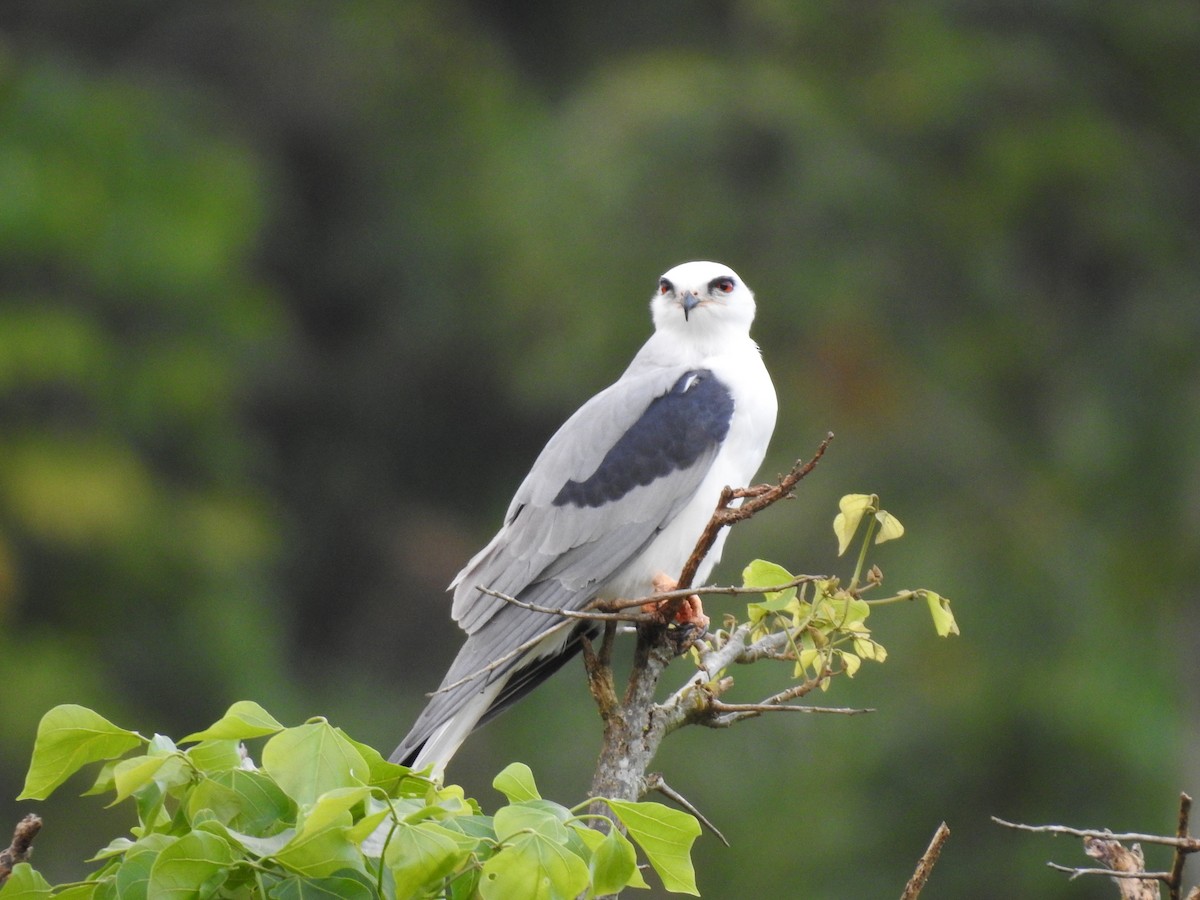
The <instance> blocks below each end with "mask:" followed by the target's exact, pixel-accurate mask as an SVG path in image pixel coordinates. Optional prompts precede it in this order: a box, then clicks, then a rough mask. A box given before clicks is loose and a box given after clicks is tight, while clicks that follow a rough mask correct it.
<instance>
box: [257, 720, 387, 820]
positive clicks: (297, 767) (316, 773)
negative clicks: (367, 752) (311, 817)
mask: <svg viewBox="0 0 1200 900" xmlns="http://www.w3.org/2000/svg"><path fill="white" fill-rule="evenodd" d="M262 763H263V769H264V770H265V771H266V772H267V773H268V774H269V775H271V777H273V778H274V779H275V782H276V783H277V784H278V785H279V787H280V788H281V789H282V790H283V792H284V793H285V794H287V795H288V796H289V797H291V798H292V799H293V800H295V801H296V803H298V804H300V805H301V806H303V805H305V804H309V803H312V802H314V801H315V800H316V799H317V798H318V797H319V796H321V795H322V794H323V793H325V792H326V791H331V790H333V789H334V788H341V787H353V786H357V785H363V784H366V782H367V779H368V778H369V777H370V774H371V773H370V767H369V766H368V765H367V761H366V760H365V759H363V757H362V754H361V753H359V752H358V750H356V749H355V748H354V746H353V745H352V744H351V743H350V742H349V741H347V740H346V739H345V738H344V737H342V736H341V735H340V734H338V733H337V731H336V729H334V728H333V727H332V726H330V724H329V723H328V722H325V721H323V720H322V721H316V722H309V723H307V724H304V725H299V726H297V727H295V728H288V729H285V730H284V731H281V732H279V734H277V735H275V736H274V737H273V738H271V739H270V740H269V741H267V743H266V746H264V747H263V752H262Z"/></svg>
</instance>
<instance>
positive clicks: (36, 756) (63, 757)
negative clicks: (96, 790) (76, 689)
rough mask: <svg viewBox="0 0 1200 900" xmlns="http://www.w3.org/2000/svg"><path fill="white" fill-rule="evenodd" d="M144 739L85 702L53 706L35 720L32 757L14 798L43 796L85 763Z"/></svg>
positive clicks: (116, 753) (121, 752)
mask: <svg viewBox="0 0 1200 900" xmlns="http://www.w3.org/2000/svg"><path fill="white" fill-rule="evenodd" d="M145 742H146V739H145V738H143V737H142V736H141V735H140V734H138V733H137V732H135V731H126V730H125V729H124V728H118V727H117V726H116V725H114V724H113V723H112V722H110V721H108V719H106V718H104V717H103V716H101V715H100V714H98V713H95V712H92V711H91V710H90V709H88V708H87V707H85V706H76V705H74V704H65V705H63V706H56V707H54V709H52V710H50V711H49V712H48V713H46V714H45V715H44V716H42V721H41V722H40V723H39V724H38V730H37V739H36V740H35V741H34V744H33V760H32V761H31V762H30V764H29V773H28V774H27V775H26V776H25V788H24V790H22V791H21V793H20V795H19V796H18V797H17V799H18V800H45V799H46V798H47V797H48V796H50V794H51V793H53V791H54V789H55V788H57V787H58V786H59V785H60V784H62V783H63V782H64V781H66V780H67V779H68V778H70V777H71V776H72V775H74V774H75V773H76V772H78V771H79V770H80V769H81V768H83V767H84V766H86V765H87V764H88V763H92V762H98V761H99V760H102V759H115V758H117V757H119V756H123V755H124V754H125V753H128V752H129V751H130V750H132V749H133V748H134V747H136V746H137V745H138V744H142V743H145Z"/></svg>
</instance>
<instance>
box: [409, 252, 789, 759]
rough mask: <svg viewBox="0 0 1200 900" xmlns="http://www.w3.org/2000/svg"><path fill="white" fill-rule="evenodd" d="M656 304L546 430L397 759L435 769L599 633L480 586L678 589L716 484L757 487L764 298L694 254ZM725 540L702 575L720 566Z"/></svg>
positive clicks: (473, 565) (769, 427) (599, 594)
mask: <svg viewBox="0 0 1200 900" xmlns="http://www.w3.org/2000/svg"><path fill="white" fill-rule="evenodd" d="M650 309H651V312H652V314H653V318H654V328H655V331H654V334H653V335H651V336H650V339H649V340H648V341H646V343H645V345H644V346H643V347H642V349H641V350H640V351H638V354H637V356H635V357H634V358H633V362H631V363H630V364H629V368H627V369H626V370H625V372H624V374H623V375H621V377H620V378H619V379H618V380H617V381H616V383H615V384H613V385H611V386H610V387H608V388H606V389H604V390H603V391H601V392H600V393H599V394H597V395H596V396H595V397H593V398H592V399H591V400H589V401H588V402H587V403H585V404H584V405H583V406H582V407H580V409H579V410H578V412H576V413H575V414H574V415H573V416H571V418H569V419H567V421H566V423H565V424H564V425H563V426H562V427H561V428H560V429H559V430H558V432H557V433H556V434H555V435H554V437H552V438H551V439H550V442H549V443H548V444H546V447H545V449H543V450H542V452H541V455H539V456H538V458H537V461H536V462H535V463H534V464H533V468H532V469H531V470H530V472H529V474H528V475H527V476H526V478H525V480H524V481H523V482H522V483H521V486H520V487H519V488H518V489H517V493H516V496H515V497H513V500H512V503H511V504H510V505H509V507H508V513H507V514H506V515H505V517H504V526H503V527H502V528H501V529H500V531H499V533H498V534H497V535H496V536H495V537H494V538H493V539H492V541H491V543H489V544H488V545H487V546H486V547H484V548H483V549H482V550H481V551H480V552H479V553H477V554H476V555H475V557H474V558H473V559H472V560H471V561H470V562H469V563H467V565H466V567H465V568H464V569H463V570H462V571H461V572H459V573H458V576H457V577H456V578H455V579H454V582H453V583H452V584H451V586H450V587H451V589H452V590H453V591H454V605H453V609H452V615H453V616H454V619H455V620H456V621H457V622H458V624H459V626H460V627H461V628H462V629H463V631H465V632H466V633H467V640H466V643H465V644H464V645H463V647H462V649H461V650H460V651H459V653H458V656H457V657H456V658H455V660H454V663H453V665H451V666H450V671H449V672H447V673H446V677H445V678H444V679H443V680H442V687H441V688H440V689H439V690H438V691H437V692H436V693H434V694H433V695H432V698H431V699H430V702H429V704H428V705H427V706H426V707H425V710H424V711H423V712H422V713H421V715H420V716H419V717H418V718H417V721H416V723H415V724H414V725H413V727H412V730H411V731H410V732H409V734H408V736H407V737H405V738H404V740H403V741H402V742H401V743H400V746H399V747H397V748H396V750H395V752H394V753H393V754H392V757H391V758H392V760H393V761H395V762H401V763H404V764H406V765H411V766H413V767H414V768H422V767H424V766H426V765H427V764H429V763H433V764H434V767H435V771H437V772H441V771H442V769H443V768H444V767H445V765H446V763H447V762H448V761H449V760H450V757H451V756H453V755H454V753H455V751H456V750H457V749H458V747H459V745H461V744H462V742H463V741H464V740H465V739H466V737H467V735H468V734H470V733H471V731H472V730H473V729H474V728H475V727H476V726H477V725H480V724H482V723H483V722H486V721H487V720H488V719H490V718H492V717H493V716H495V715H496V714H497V713H499V712H500V711H501V710H503V709H505V708H506V707H507V706H509V705H510V704H512V703H514V702H515V701H517V700H518V699H520V698H521V697H523V696H524V695H525V694H526V693H528V692H529V691H530V690H532V689H533V688H535V687H536V686H537V685H539V684H540V683H541V682H542V681H543V680H544V679H545V678H547V677H548V676H549V675H551V674H552V673H553V672H554V671H556V670H557V669H558V668H559V667H560V666H561V665H562V664H563V663H564V662H566V661H567V660H568V659H569V658H570V657H571V656H573V655H574V654H575V653H576V652H577V651H578V650H579V640H580V636H581V635H583V634H595V633H597V632H598V630H599V629H598V627H597V626H596V624H595V623H593V622H587V621H584V620H578V619H564V618H555V617H553V616H549V615H547V614H545V613H542V612H536V611H533V610H527V609H522V608H520V607H518V606H514V605H513V604H510V603H507V602H506V601H504V600H503V599H500V598H497V597H493V596H490V595H488V594H484V593H481V592H480V590H479V589H480V588H490V589H491V590H493V591H497V592H499V593H502V594H506V595H508V596H510V597H515V598H517V599H519V600H523V601H526V602H528V603H532V604H535V605H538V606H542V607H550V608H553V609H568V610H581V609H583V608H584V607H586V606H587V605H588V604H589V603H590V602H592V600H594V599H596V598H607V599H612V598H630V599H634V598H638V597H645V596H648V595H650V594H652V593H654V592H655V591H656V590H661V589H663V588H664V587H665V588H670V587H673V586H674V584H675V582H674V579H675V578H676V577H677V576H678V574H679V572H680V570H681V569H682V568H683V564H684V563H685V562H686V561H687V558H688V556H689V555H690V553H691V551H692V549H693V547H694V546H695V544H696V541H697V540H698V539H699V537H700V533H701V532H702V531H703V530H704V526H705V525H706V524H707V523H708V520H709V518H710V517H711V516H712V513H713V511H714V509H715V508H716V505H717V501H718V499H719V497H720V494H721V490H722V489H723V488H724V487H725V486H727V485H728V486H731V487H741V486H744V485H748V484H749V483H750V481H751V479H752V478H753V477H754V473H755V472H756V471H757V470H758V467H759V465H760V464H761V463H762V460H763V455H764V454H765V453H766V449H767V443H768V442H769V441H770V438H771V432H772V431H773V430H774V428H775V413H776V399H775V388H774V387H773V386H772V384H771V378H770V376H769V375H768V374H767V370H766V368H765V367H764V366H763V363H762V357H761V355H760V354H759V350H758V345H757V344H755V343H754V341H753V340H751V338H750V323H751V322H752V321H753V320H754V294H753V293H752V292H751V291H750V289H749V288H748V287H746V285H745V284H744V283H743V282H742V280H741V279H740V278H739V277H738V276H737V274H736V273H735V272H734V271H733V270H732V269H729V268H728V267H726V266H723V265H721V264H719V263H714V262H689V263H684V264H682V265H679V266H676V267H675V268H673V269H671V270H670V271H669V272H667V273H666V274H665V275H663V276H662V277H661V278H660V279H659V280H658V289H657V291H656V292H655V294H654V297H653V299H652V300H651V301H650ZM726 533H727V531H726V532H722V533H721V535H720V536H719V537H718V538H717V541H716V543H715V544H714V545H713V548H712V550H711V551H710V552H709V554H708V556H707V558H706V559H705V561H704V563H703V564H702V565H701V566H700V569H699V571H698V572H697V573H696V579H695V580H696V583H701V582H702V581H703V580H704V579H705V578H707V577H708V573H709V572H710V571H711V570H712V567H713V566H714V565H715V564H716V563H717V561H718V560H719V559H720V556H721V548H722V545H723V544H724V539H725V536H726ZM694 612H695V613H696V614H697V615H700V614H699V611H698V610H694ZM704 621H706V620H704ZM539 637H540V638H541V639H540V640H539ZM522 646H524V647H526V649H525V650H524V651H521V652H518V653H515V654H514V651H516V650H517V649H518V648H520V647H522ZM501 659H503V660H504V661H503V662H501V663H499V664H498V665H496V664H495V663H496V661H497V660H501Z"/></svg>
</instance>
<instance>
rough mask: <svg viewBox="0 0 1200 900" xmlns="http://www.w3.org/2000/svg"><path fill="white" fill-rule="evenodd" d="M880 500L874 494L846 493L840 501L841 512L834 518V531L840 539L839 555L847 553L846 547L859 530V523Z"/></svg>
mask: <svg viewBox="0 0 1200 900" xmlns="http://www.w3.org/2000/svg"><path fill="white" fill-rule="evenodd" d="M878 502H879V498H878V497H876V496H875V495H874V494H846V496H844V497H842V499H841V500H839V501H838V509H840V510H841V512H839V513H838V514H837V515H836V516H835V517H834V519H833V533H834V534H835V535H837V539H838V556H841V555H842V554H843V553H845V552H846V548H847V547H849V546H850V541H852V540H853V539H854V532H856V531H858V525H859V523H860V522H861V521H862V517H863V516H864V515H865V514H866V512H867V510H869V509H873V508H874V507H875V504H877V503H878Z"/></svg>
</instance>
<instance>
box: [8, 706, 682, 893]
mask: <svg viewBox="0 0 1200 900" xmlns="http://www.w3.org/2000/svg"><path fill="white" fill-rule="evenodd" d="M261 738H266V742H265V744H264V745H263V747H262V766H261V767H258V766H256V765H255V764H254V763H253V762H252V760H251V759H250V757H249V756H248V755H247V753H246V749H245V745H244V744H243V743H242V741H245V740H252V739H261ZM180 745H190V746H187V747H186V749H185V748H184V747H182V746H180ZM101 761H103V763H104V765H103V766H102V767H101V768H100V772H99V774H98V776H97V778H96V781H95V784H94V785H93V787H92V788H91V789H90V790H89V791H88V792H87V793H88V794H109V793H111V794H113V797H114V799H113V801H112V802H113V803H114V804H115V803H120V802H122V801H126V800H129V801H132V803H133V805H134V807H135V808H136V811H137V820H138V823H137V825H136V826H134V828H133V829H132V832H131V835H132V836H131V837H121V838H117V839H116V840H114V841H112V842H111V843H110V844H109V845H108V846H107V847H105V848H104V849H102V850H101V851H100V852H98V853H97V854H96V855H95V856H94V858H93V860H94V861H95V862H97V863H98V864H99V865H98V868H96V870H95V871H93V872H92V873H91V874H90V875H89V876H88V877H87V879H86V881H84V882H80V883H73V884H63V885H58V886H52V885H51V884H50V883H49V882H47V881H46V880H45V879H44V878H43V877H42V876H41V875H40V874H39V873H38V872H37V871H36V870H34V869H32V868H31V867H30V866H29V865H28V864H25V863H23V864H21V865H19V866H17V867H16V868H15V869H14V871H13V874H12V876H11V877H10V879H9V880H8V882H7V883H6V884H5V885H4V887H3V888H0V898H3V900H17V898H49V897H58V898H64V897H66V898H71V900H82V898H95V900H109V898H118V897H119V898H122V900H124V898H148V900H158V898H161V900H167V898H188V897H206V898H207V897H223V898H244V900H252V898H261V900H265V898H272V900H301V898H306V900H311V898H323V897H328V898H352V900H387V898H410V897H411V898H418V897H420V898H447V900H451V898H455V900H457V898H468V897H475V896H478V897H481V898H483V900H501V898H512V897H521V898H534V900H555V898H574V897H577V896H580V895H581V894H583V895H586V896H596V895H599V894H607V893H615V892H617V891H620V890H622V889H623V888H626V887H646V886H647V885H646V882H645V881H644V879H643V878H642V874H641V871H640V869H639V868H638V863H637V850H636V848H637V847H640V848H641V850H642V852H643V853H644V854H645V857H646V859H647V860H648V862H649V864H650V866H651V867H653V869H654V870H655V872H657V873H658V875H659V877H660V878H661V879H662V882H663V884H664V886H665V887H666V888H667V889H668V890H670V891H675V892H680V893H689V894H696V893H697V891H696V882H695V875H694V872H693V869H692V863H691V859H690V851H691V847H692V843H693V842H694V841H695V839H696V837H697V836H698V835H699V833H700V826H699V825H698V823H697V822H696V820H695V819H694V818H693V817H692V816H690V815H688V814H687V813H684V812H680V811H678V810H675V809H670V808H668V807H665V806H662V805H661V804H658V803H643V802H627V801H616V800H613V801H609V807H610V808H611V810H612V812H613V818H608V817H606V816H598V815H595V814H580V813H578V812H577V811H576V810H572V809H568V808H566V807H564V806H561V805H560V804H558V803H554V802H552V801H549V800H545V799H543V798H542V796H541V795H540V794H539V792H538V789H537V784H536V783H535V781H534V778H533V773H532V772H531V771H530V770H529V768H528V767H527V766H525V765H523V764H520V763H514V764H512V765H510V766H508V767H507V768H506V769H504V771H502V772H501V773H500V774H499V775H497V776H496V779H495V781H494V783H493V786H494V787H495V788H496V789H497V790H498V791H500V792H501V793H502V794H504V796H505V797H506V798H507V800H508V802H507V804H506V805H505V806H502V807H500V809H498V810H497V811H496V812H495V814H494V815H486V814H485V813H484V812H483V810H482V808H481V807H480V805H479V804H478V803H477V802H476V801H475V800H472V799H470V798H468V797H466V796H465V794H464V792H463V790H462V788H460V787H458V786H456V785H442V784H439V783H438V782H435V781H432V780H430V779H429V778H427V777H425V776H424V775H422V774H420V773H415V772H413V771H412V770H410V769H409V768H407V767H405V766H400V765H396V764H394V763H391V762H388V761H387V760H385V759H384V758H383V757H382V755H380V754H379V753H378V752H377V751H375V750H373V749H372V748H370V747H368V746H366V745H365V744H362V743H359V742H358V741H355V740H353V739H352V738H350V737H349V736H348V735H346V734H345V733H344V732H343V731H342V730H341V729H339V728H335V727H334V726H332V725H330V724H329V722H327V721H326V720H324V719H320V718H318V719H311V720H309V721H308V722H305V723H304V724H302V725H297V726H294V727H291V728H288V727H284V726H283V725H281V724H280V723H279V722H277V721H276V720H275V719H274V718H273V717H272V716H271V715H270V714H269V713H267V712H266V711H265V710H264V709H262V707H260V706H259V705H258V704H256V703H252V702H250V701H239V702H237V703H235V704H233V705H232V706H231V707H230V708H229V710H228V711H227V712H226V713H225V715H224V716H222V717H221V718H220V719H219V720H218V721H216V722H214V723H213V724H212V725H211V726H209V727H208V728H206V729H204V730H202V731H198V732H196V733H194V734H190V735H188V736H187V737H185V738H183V739H182V740H181V741H180V742H179V743H178V744H177V743H176V742H175V741H173V740H171V739H170V738H168V737H165V736H163V735H157V734H156V735H154V736H153V737H151V738H145V737H143V736H142V735H140V734H138V733H137V732H134V731H129V730H126V729H124V728H120V727H118V726H116V725H114V724H113V723H111V722H109V721H108V720H107V719H105V718H104V717H103V716H101V715H99V714H97V713H95V712H93V711H92V710H90V709H87V708H85V707H82V706H74V705H64V706H58V707H55V708H54V709H52V710H50V711H49V712H48V713H46V715H45V716H44V717H43V718H42V722H41V725H40V726H39V728H38V736H37V742H36V744H35V746H34V752H33V760H32V763H31V764H30V767H29V773H28V775H27V777H26V781H25V789H24V791H23V792H22V794H21V797H22V799H44V798H45V797H47V796H48V795H49V794H50V793H52V792H53V791H54V790H55V789H56V788H58V787H59V786H60V785H61V784H62V783H63V782H64V781H66V780H67V779H68V778H70V777H71V776H72V775H73V774H75V773H76V772H78V771H79V770H80V769H81V768H83V767H84V766H86V765H88V764H89V763H95V762H101ZM590 803H591V801H590V800H589V801H585V803H583V804H581V805H580V807H577V808H576V809H577V810H578V809H581V808H584V807H587V806H588V805H590ZM618 824H619V825H620V828H618V827H617V826H618ZM595 825H600V826H601V827H600V828H599V829H596V828H594V827H592V826H595ZM621 829H624V831H625V832H627V834H628V837H626V835H625V834H624V833H622V830H621Z"/></svg>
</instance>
